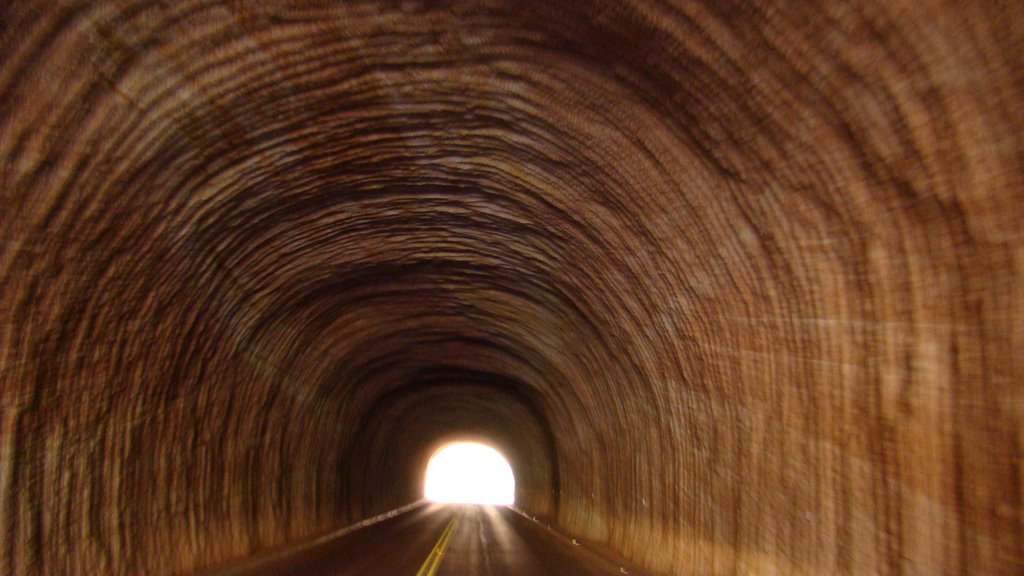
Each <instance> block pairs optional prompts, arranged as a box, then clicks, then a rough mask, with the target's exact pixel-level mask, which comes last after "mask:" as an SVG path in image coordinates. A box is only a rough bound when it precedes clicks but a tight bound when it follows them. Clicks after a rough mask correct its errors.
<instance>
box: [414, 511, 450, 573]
mask: <svg viewBox="0 0 1024 576" xmlns="http://www.w3.org/2000/svg"><path fill="white" fill-rule="evenodd" d="M458 519H459V516H458V514H457V513H456V515H455V516H452V519H451V522H448V526H446V527H445V529H444V532H442V533H441V538H440V539H439V540H438V541H437V544H435V545H434V549H433V550H431V551H430V554H429V555H427V560H426V561H425V562H424V563H423V566H420V571H419V572H417V573H416V576H434V574H436V573H437V569H438V568H439V567H440V566H441V558H442V556H444V551H445V549H446V548H448V541H449V540H451V539H452V530H454V529H455V524H456V521H457V520H458Z"/></svg>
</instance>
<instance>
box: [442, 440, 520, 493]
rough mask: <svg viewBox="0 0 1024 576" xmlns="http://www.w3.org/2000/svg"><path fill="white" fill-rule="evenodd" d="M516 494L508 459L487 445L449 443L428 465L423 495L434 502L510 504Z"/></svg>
mask: <svg viewBox="0 0 1024 576" xmlns="http://www.w3.org/2000/svg"><path fill="white" fill-rule="evenodd" d="M515 493H516V481H515V478H514V477H513V475H512V467H511V466H510V465H509V463H508V460H506V459H505V457H504V456H502V455H501V453H500V452H498V451H497V450H495V449H494V448H491V447H490V446H487V445H485V444H480V443H477V442H453V443H451V444H447V445H445V446H443V447H441V448H440V449H439V450H438V451H437V452H434V455H433V456H432V457H431V458H430V462H429V463H428V464H427V473H426V481H425V483H424V490H423V497H424V498H426V499H427V500H430V501H431V502H440V503H446V504H492V505H496V506H509V505H512V504H513V503H514V502H515Z"/></svg>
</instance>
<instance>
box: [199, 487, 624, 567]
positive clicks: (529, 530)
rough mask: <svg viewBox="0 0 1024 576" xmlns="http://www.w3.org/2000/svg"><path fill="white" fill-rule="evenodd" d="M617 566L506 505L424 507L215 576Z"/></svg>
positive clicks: (429, 505) (417, 507)
mask: <svg viewBox="0 0 1024 576" xmlns="http://www.w3.org/2000/svg"><path fill="white" fill-rule="evenodd" d="M623 573H624V572H623V571H622V569H620V567H619V566H618V565H616V564H611V563H609V562H608V561H606V560H604V559H602V558H600V557H598V556H596V555H594V554H593V553H591V552H589V551H587V550H586V549H585V548H583V547H582V546H577V545H575V544H574V543H573V542H572V541H571V540H568V539H566V538H564V537H561V536H558V535H556V534H554V533H553V532H551V531H550V530H548V529H546V528H545V527H543V526H541V525H539V524H537V523H536V522H533V521H532V520H530V519H528V518H525V517H524V516H522V515H520V514H519V513H517V512H515V511H513V510H510V509H508V508H504V507H494V506H474V505H442V504H423V505H420V506H416V507H413V508H411V509H409V510H406V511H405V512H402V513H400V514H397V515H395V516H393V517H391V518H387V519H385V520H381V521H379V522H376V523H373V524H370V525H368V526H365V527H362V528H358V529H355V530H352V531H349V532H347V533H344V534H342V535H340V536H336V537H329V538H325V539H321V540H320V541H318V542H317V543H315V544H312V545H307V546H304V547H301V549H298V550H292V551H289V552H285V553H279V554H275V555H273V556H269V557H265V558H262V559H258V560H255V561H249V562H247V563H246V564H244V565H239V566H235V567H233V568H230V569H227V570H220V571H217V572H212V573H210V574H216V575H217V576H255V575H275V576H355V575H374V576H546V575H551V576H611V575H619V576H621V574H623Z"/></svg>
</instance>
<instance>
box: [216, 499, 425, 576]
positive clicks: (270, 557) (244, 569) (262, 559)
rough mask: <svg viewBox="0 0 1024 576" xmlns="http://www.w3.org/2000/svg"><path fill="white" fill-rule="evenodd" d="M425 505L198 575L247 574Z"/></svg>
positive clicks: (407, 507) (415, 504)
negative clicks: (260, 566)
mask: <svg viewBox="0 0 1024 576" xmlns="http://www.w3.org/2000/svg"><path fill="white" fill-rule="evenodd" d="M427 504H430V501H429V500H417V501H416V502H413V503H411V504H406V505H405V506H401V507H399V508H395V509H394V510H389V511H387V512H385V513H383V514H378V515H376V516H372V517H370V518H367V519H365V520H360V521H359V522H356V523H355V524H350V525H348V526H345V527H344V528H339V529H337V530H335V531H333V532H328V533H327V534H324V535H322V536H318V537H316V538H314V539H313V540H308V541H306V542H303V543H301V544H298V545H292V546H289V545H288V543H287V542H286V543H284V544H282V545H281V546H282V548H280V549H276V550H275V549H274V548H271V549H268V550H266V552H265V553H266V555H265V556H264V555H261V554H259V553H258V552H257V554H256V557H255V558H253V559H252V561H249V562H245V561H243V562H242V563H241V564H238V565H235V566H226V567H223V568H221V569H219V570H218V569H217V567H216V566H213V567H210V568H208V569H207V570H203V571H201V572H198V574H202V575H205V576H233V575H235V574H247V573H248V572H249V571H251V570H252V569H253V568H255V567H256V566H258V565H260V564H264V563H268V562H275V561H279V560H283V559H285V558H287V557H289V556H292V555H294V554H299V553H302V552H305V551H306V550H310V549H312V548H316V547H317V546H321V545H323V544H326V543H328V542H330V541H331V540H334V539H336V538H340V537H342V536H344V535H346V534H349V533H350V532H355V531H356V530H359V529H360V528H366V527H367V526H372V525H374V524H379V523H380V522H383V521H385V520H389V519H391V518H394V517H395V516H398V515H399V514H405V513H406V512H409V511H410V510H413V509H416V508H419V507H421V506H426V505H427ZM243 558H244V557H243ZM236 560H238V559H236ZM230 562H231V560H228V563H230Z"/></svg>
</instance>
